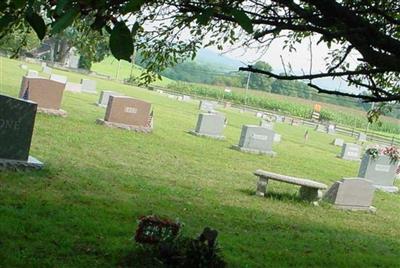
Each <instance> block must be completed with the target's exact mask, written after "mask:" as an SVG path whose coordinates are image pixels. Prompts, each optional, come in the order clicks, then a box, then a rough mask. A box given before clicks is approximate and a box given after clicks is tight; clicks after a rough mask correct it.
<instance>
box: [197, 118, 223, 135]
mask: <svg viewBox="0 0 400 268" xmlns="http://www.w3.org/2000/svg"><path fill="white" fill-rule="evenodd" d="M224 127H225V116H223V115H222V114H210V113H201V114H199V117H198V120H197V125H196V129H195V130H194V131H192V132H191V133H192V134H195V135H198V136H206V137H210V138H215V139H223V138H224V136H223V131H224Z"/></svg>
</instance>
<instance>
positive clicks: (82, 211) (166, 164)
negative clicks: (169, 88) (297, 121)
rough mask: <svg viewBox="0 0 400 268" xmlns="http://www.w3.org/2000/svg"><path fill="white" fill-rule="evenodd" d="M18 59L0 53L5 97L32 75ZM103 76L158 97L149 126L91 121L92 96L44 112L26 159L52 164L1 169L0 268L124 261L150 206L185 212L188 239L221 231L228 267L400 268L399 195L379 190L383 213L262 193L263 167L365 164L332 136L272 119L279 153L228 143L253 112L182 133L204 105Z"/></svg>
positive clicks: (288, 192)
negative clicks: (205, 130)
mask: <svg viewBox="0 0 400 268" xmlns="http://www.w3.org/2000/svg"><path fill="white" fill-rule="evenodd" d="M18 64H19V62H17V61H12V60H8V59H4V58H0V92H1V93H3V94H8V95H12V96H17V93H18V90H19V86H20V81H21V76H22V75H23V73H24V72H25V71H23V70H22V69H20V68H19V67H18ZM29 66H30V67H31V68H34V69H37V70H39V66H35V65H29ZM56 72H57V73H60V74H65V75H67V76H68V78H69V79H70V80H71V81H79V79H80V78H81V77H82V75H79V74H74V73H66V72H61V71H56ZM97 82H98V90H105V89H108V90H114V91H118V92H121V93H124V94H126V95H129V96H133V97H137V98H140V99H143V100H147V101H150V102H152V103H153V105H154V115H155V130H154V133H152V134H138V133H132V132H128V131H124V130H117V129H110V128H107V127H104V126H99V125H96V124H95V120H96V119H97V118H102V117H103V116H104V112H105V110H104V109H102V108H99V107H97V106H96V105H94V103H95V102H96V101H97V99H98V96H95V95H89V94H74V93H70V92H66V93H65V96H64V101H63V109H64V110H66V111H67V112H68V113H69V116H68V117H67V118H56V117H51V116H45V115H41V114H39V115H37V119H36V125H35V132H34V136H33V142H32V148H31V155H33V156H35V157H37V158H38V159H39V160H41V161H43V162H44V163H45V164H46V166H45V168H44V169H43V170H41V171H36V172H25V173H13V172H1V173H0V267H115V266H118V265H120V264H121V263H124V260H126V259H127V256H130V255H131V254H132V252H135V250H136V247H137V246H136V245H135V244H134V242H133V241H132V240H131V238H132V236H133V234H134V230H135V228H136V225H137V222H136V220H137V218H138V217H139V216H141V215H146V214H150V213H155V214H159V215H163V216H167V217H170V218H179V219H180V220H181V221H182V222H184V223H185V227H184V233H185V234H187V235H192V236H194V235H196V234H198V233H199V232H200V231H201V230H202V229H203V227H205V226H210V227H212V228H215V229H217V230H218V231H219V232H220V240H219V243H220V245H221V247H222V248H223V255H224V257H225V258H226V260H227V262H228V263H229V264H230V267H285V266H295V267H369V266H380V267H384V266H385V267H400V262H399V260H400V240H399V237H400V195H399V194H387V193H382V192H377V193H376V195H375V199H374V206H376V207H377V209H378V210H377V212H376V214H368V213H358V212H352V213H351V212H346V211H340V210H336V209H334V208H332V207H331V206H330V205H328V204H324V203H323V204H321V205H320V206H318V207H315V206H312V205H310V204H308V203H306V202H302V201H300V200H298V199H297V197H296V193H297V190H298V188H297V187H296V186H291V185H287V184H282V183H278V182H271V184H270V186H269V187H270V188H269V190H270V192H271V194H270V195H269V196H268V197H265V198H260V197H256V196H255V186H256V181H257V179H256V177H255V176H254V175H252V172H253V171H255V170H256V169H258V168H262V169H265V170H269V171H273V172H277V173H283V174H288V175H294V176H300V177H308V178H312V179H314V180H317V181H320V182H324V183H326V184H328V185H331V184H332V183H333V182H334V181H336V180H339V179H341V178H342V177H352V176H355V175H357V171H358V165H359V164H358V163H354V162H349V161H345V160H341V159H338V158H336V155H337V154H338V153H339V151H340V148H337V147H334V146H333V145H330V142H331V141H332V139H333V138H334V136H331V135H328V134H323V133H317V132H315V131H312V130H310V131H309V132H310V138H309V141H308V142H307V144H304V141H303V134H304V132H305V130H306V128H304V127H293V126H289V125H286V124H276V125H275V129H276V131H277V132H278V133H279V134H281V135H282V142H281V143H279V144H276V145H275V146H274V150H275V151H276V152H277V154H278V155H277V157H276V158H269V157H266V156H260V155H251V154H245V153H241V152H238V151H235V150H232V149H230V146H231V145H233V144H236V143H237V142H238V139H239V136H240V131H241V126H242V124H257V123H258V119H257V118H255V117H254V115H251V114H247V113H243V114H241V113H239V112H238V111H237V110H235V109H227V110H224V109H221V111H222V112H224V113H225V114H226V116H227V118H228V120H229V123H228V126H227V128H226V129H225V133H224V134H225V136H226V140H225V141H216V140H212V139H207V138H199V137H195V136H192V135H190V134H188V133H187V131H188V130H190V129H192V128H194V126H195V123H196V119H197V114H198V110H197V102H195V101H192V102H178V101H176V100H172V99H169V98H167V97H166V96H163V95H160V94H158V93H156V92H152V91H146V90H144V89H140V88H135V87H129V86H126V85H121V84H117V83H115V82H112V81H105V80H100V79H97ZM343 138H344V139H345V140H347V141H350V140H349V137H343ZM131 262H133V263H136V265H134V267H135V266H136V267H140V265H139V260H131Z"/></svg>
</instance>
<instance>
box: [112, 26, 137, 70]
mask: <svg viewBox="0 0 400 268" xmlns="http://www.w3.org/2000/svg"><path fill="white" fill-rule="evenodd" d="M110 50H111V53H112V54H113V56H114V57H115V58H116V59H117V60H126V61H129V62H130V61H131V56H132V54H133V38H132V34H131V31H130V30H129V28H128V27H127V26H126V24H125V23H124V22H123V21H119V22H117V23H116V24H115V25H114V28H113V29H112V30H111V36H110Z"/></svg>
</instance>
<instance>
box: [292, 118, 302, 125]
mask: <svg viewBox="0 0 400 268" xmlns="http://www.w3.org/2000/svg"><path fill="white" fill-rule="evenodd" d="M290 124H291V125H292V126H300V124H301V121H300V120H298V119H295V118H292V122H291V123H290Z"/></svg>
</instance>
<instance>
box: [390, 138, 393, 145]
mask: <svg viewBox="0 0 400 268" xmlns="http://www.w3.org/2000/svg"><path fill="white" fill-rule="evenodd" d="M393 144H394V136H393V137H392V142H391V144H390V145H391V146H393Z"/></svg>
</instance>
